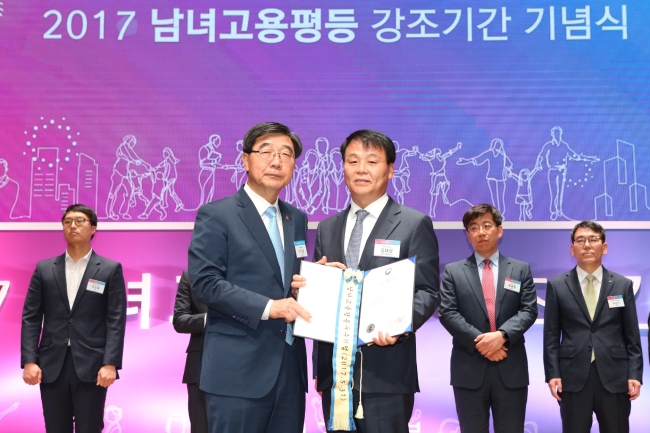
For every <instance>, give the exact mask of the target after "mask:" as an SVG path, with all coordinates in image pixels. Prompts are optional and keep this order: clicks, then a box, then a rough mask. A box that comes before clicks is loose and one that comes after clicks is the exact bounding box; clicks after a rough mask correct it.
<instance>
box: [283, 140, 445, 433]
mask: <svg viewBox="0 0 650 433" xmlns="http://www.w3.org/2000/svg"><path fill="white" fill-rule="evenodd" d="M341 156H342V158H343V171H344V175H345V183H346V185H347V187H348V189H349V190H350V195H351V198H352V203H351V204H350V206H349V207H348V208H347V209H346V210H344V211H343V212H341V213H339V214H337V215H334V216H333V217H331V218H328V219H326V220H325V221H323V222H321V223H320V224H319V225H318V233H317V238H316V249H315V252H314V260H316V261H321V262H322V263H324V262H325V260H329V261H332V262H339V263H346V265H347V266H348V267H352V268H355V267H356V268H358V269H361V270H369V269H374V268H377V267H379V266H383V265H386V264H389V263H392V262H395V261H397V260H402V259H405V258H408V257H412V256H417V261H416V272H415V295H414V305H413V329H414V330H417V329H418V328H420V327H421V326H422V325H423V324H424V323H425V322H426V321H427V320H428V319H429V318H430V317H431V316H432V315H433V313H434V311H435V309H436V308H437V307H438V304H439V302H440V298H439V294H438V292H439V285H440V283H439V281H440V279H439V271H438V266H439V262H438V241H437V238H436V235H435V232H434V231H433V225H432V223H431V219H430V218H429V217H428V216H427V215H425V214H423V213H421V212H419V211H416V210H414V209H411V208H408V207H406V206H403V205H400V204H398V203H396V202H395V201H393V199H391V198H390V197H389V196H388V195H387V194H386V188H387V186H388V181H389V180H390V179H391V178H392V177H393V172H394V163H395V145H394V143H393V141H392V140H391V139H390V138H388V137H387V136H386V135H384V134H382V133H380V132H377V131H372V130H359V131H356V132H353V133H352V134H350V135H349V136H348V137H347V138H346V140H345V141H344V142H343V144H342V145H341ZM362 214H364V215H365V216H364V217H362V222H360V224H361V225H362V227H363V229H362V235H361V243H360V248H359V253H358V254H359V255H358V257H350V254H349V253H350V247H349V244H350V238H351V236H352V231H353V227H354V226H355V225H356V224H357V220H358V218H359V217H360V215H362ZM380 240H392V241H396V242H397V243H398V245H399V247H398V250H399V254H397V255H396V256H392V257H386V256H381V255H380V254H375V243H376V242H377V241H380ZM346 255H347V258H346ZM351 261H352V263H351ZM356 262H358V265H357V263H356ZM294 281H295V283H294V285H293V287H296V288H299V287H301V286H302V285H304V281H305V280H304V278H302V277H299V276H296V277H295V278H294ZM373 341H374V344H373V345H369V346H363V347H361V348H360V355H358V356H356V357H355V364H354V388H353V390H352V397H353V408H354V410H355V411H357V408H358V405H359V400H360V397H361V399H362V401H363V413H364V415H363V418H355V419H354V423H355V425H356V428H357V430H358V431H359V432H361V433H366V432H378V431H390V432H394V433H401V432H404V433H406V432H408V431H409V428H408V422H409V420H410V418H411V414H412V412H413V404H414V394H415V393H416V392H419V390H420V389H419V384H418V375H417V360H416V342H415V341H416V339H415V333H411V334H410V335H403V336H391V335H389V334H384V333H382V332H379V337H378V338H374V339H373ZM314 346H315V347H314V350H315V351H316V352H317V354H316V355H315V357H314V358H315V366H314V370H315V371H316V372H317V375H318V376H317V378H316V381H317V389H318V391H321V392H322V397H323V416H324V419H325V422H326V423H327V422H328V420H329V419H330V413H331V402H332V383H333V372H332V357H333V345H332V344H330V343H323V342H319V343H315V344H314ZM361 392H362V395H360V394H361Z"/></svg>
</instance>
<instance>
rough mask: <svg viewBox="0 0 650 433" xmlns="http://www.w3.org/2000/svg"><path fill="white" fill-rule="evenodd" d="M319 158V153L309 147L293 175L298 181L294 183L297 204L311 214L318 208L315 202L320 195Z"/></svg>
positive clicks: (294, 195) (294, 196) (294, 197)
mask: <svg viewBox="0 0 650 433" xmlns="http://www.w3.org/2000/svg"><path fill="white" fill-rule="evenodd" d="M318 158H319V156H318V153H317V152H316V151H314V150H313V149H309V150H308V151H307V153H305V157H304V158H303V159H302V164H301V166H300V168H298V169H296V170H295V173H294V175H293V179H295V181H296V182H295V183H294V184H293V188H294V193H293V199H294V203H295V206H296V207H298V208H299V209H301V210H302V211H303V212H306V213H308V214H310V215H311V214H313V213H314V211H315V210H316V206H314V203H315V201H316V197H318V193H319V191H318V187H319V186H320V185H319V183H318V178H319V176H320V173H319V171H318V168H319V163H318ZM293 179H292V182H293Z"/></svg>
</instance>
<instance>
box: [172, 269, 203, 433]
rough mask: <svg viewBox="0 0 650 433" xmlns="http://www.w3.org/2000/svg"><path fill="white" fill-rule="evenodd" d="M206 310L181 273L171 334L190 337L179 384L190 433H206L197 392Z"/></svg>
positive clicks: (201, 393) (199, 396)
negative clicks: (184, 393) (183, 386)
mask: <svg viewBox="0 0 650 433" xmlns="http://www.w3.org/2000/svg"><path fill="white" fill-rule="evenodd" d="M207 311H208V307H206V306H205V304H202V303H200V302H199V301H197V300H196V299H195V298H194V295H193V294H192V289H191V283H190V277H189V275H188V273H187V271H183V274H182V275H181V279H180V281H179V282H178V291H177V292H176V302H175V303H174V319H173V321H172V322H173V324H174V330H176V332H178V333H181V334H192V335H191V336H190V343H189V344H188V345H187V359H186V360H185V371H184V372H183V383H186V384H187V409H188V413H189V415H190V425H191V428H192V430H191V432H192V433H207V431H208V414H207V412H206V410H205V394H203V391H201V390H200V389H199V385H198V381H199V363H200V362H201V349H202V348H203V331H204V330H205V322H206V313H207Z"/></svg>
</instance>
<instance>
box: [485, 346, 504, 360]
mask: <svg viewBox="0 0 650 433" xmlns="http://www.w3.org/2000/svg"><path fill="white" fill-rule="evenodd" d="M485 357H486V358H487V359H489V360H490V361H494V362H498V361H502V360H504V359H506V358H507V357H508V348H507V347H502V348H501V349H499V350H498V351H497V352H496V353H493V354H492V355H489V356H487V355H486V356H485Z"/></svg>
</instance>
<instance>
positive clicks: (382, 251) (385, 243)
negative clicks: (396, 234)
mask: <svg viewBox="0 0 650 433" xmlns="http://www.w3.org/2000/svg"><path fill="white" fill-rule="evenodd" d="M400 243H401V242H400V241H389V240H386V239H375V257H392V258H394V259H399V246H400Z"/></svg>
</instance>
